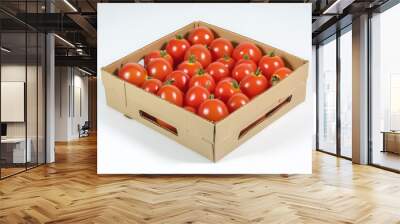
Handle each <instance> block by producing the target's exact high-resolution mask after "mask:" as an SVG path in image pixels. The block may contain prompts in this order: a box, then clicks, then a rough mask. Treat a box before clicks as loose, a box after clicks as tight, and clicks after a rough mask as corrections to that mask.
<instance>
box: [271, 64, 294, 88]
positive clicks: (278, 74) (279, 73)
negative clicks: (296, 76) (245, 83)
mask: <svg viewBox="0 0 400 224" xmlns="http://www.w3.org/2000/svg"><path fill="white" fill-rule="evenodd" d="M290 73H292V70H290V69H288V68H286V67H282V68H278V69H277V70H276V71H275V72H274V74H273V75H272V77H271V84H272V85H273V86H274V85H276V84H278V82H279V81H281V80H282V79H284V78H286V77H288V76H289V75H290Z"/></svg>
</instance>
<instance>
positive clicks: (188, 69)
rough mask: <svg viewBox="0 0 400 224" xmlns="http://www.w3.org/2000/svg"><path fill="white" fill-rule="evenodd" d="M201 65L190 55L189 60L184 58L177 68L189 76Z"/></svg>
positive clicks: (200, 67)
mask: <svg viewBox="0 0 400 224" xmlns="http://www.w3.org/2000/svg"><path fill="white" fill-rule="evenodd" d="M202 68H203V66H202V65H201V64H200V63H199V62H198V61H197V60H196V59H195V58H194V56H193V55H192V56H190V57H189V60H186V61H184V62H182V63H181V64H179V65H178V70H181V71H183V72H184V73H185V74H186V75H188V76H189V78H190V77H192V76H194V75H195V74H196V73H197V71H198V70H199V69H202Z"/></svg>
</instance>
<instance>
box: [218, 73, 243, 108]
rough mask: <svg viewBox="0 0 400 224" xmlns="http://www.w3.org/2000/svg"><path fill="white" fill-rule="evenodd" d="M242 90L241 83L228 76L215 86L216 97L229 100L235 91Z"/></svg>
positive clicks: (225, 100)
mask: <svg viewBox="0 0 400 224" xmlns="http://www.w3.org/2000/svg"><path fill="white" fill-rule="evenodd" d="M237 92H240V88H239V84H238V82H237V81H236V80H234V79H230V78H226V79H224V80H221V81H219V83H218V84H217V86H216V87H215V92H214V94H215V97H216V98H218V99H221V100H222V101H224V102H227V101H228V99H229V98H230V97H231V96H232V95H233V94H235V93H237Z"/></svg>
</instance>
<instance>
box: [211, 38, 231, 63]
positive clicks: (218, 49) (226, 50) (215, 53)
mask: <svg viewBox="0 0 400 224" xmlns="http://www.w3.org/2000/svg"><path fill="white" fill-rule="evenodd" d="M210 51H211V56H212V58H213V60H214V61H215V60H217V59H219V58H223V57H225V56H231V55H232V51H233V46H232V43H231V42H230V41H229V40H227V39H225V38H222V37H220V38H217V39H215V40H214V41H213V42H211V44H210Z"/></svg>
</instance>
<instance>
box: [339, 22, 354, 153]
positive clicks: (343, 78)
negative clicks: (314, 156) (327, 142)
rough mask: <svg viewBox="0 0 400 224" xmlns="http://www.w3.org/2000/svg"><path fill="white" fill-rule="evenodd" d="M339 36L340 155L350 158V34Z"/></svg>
mask: <svg viewBox="0 0 400 224" xmlns="http://www.w3.org/2000/svg"><path fill="white" fill-rule="evenodd" d="M348 29H349V31H348V32H345V31H344V32H345V33H343V34H342V35H341V36H340V154H341V156H345V157H348V158H351V157H352V148H351V145H352V144H351V143H352V137H351V136H352V96H353V94H352V74H353V71H352V66H351V65H352V34H351V26H350V27H348Z"/></svg>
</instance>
